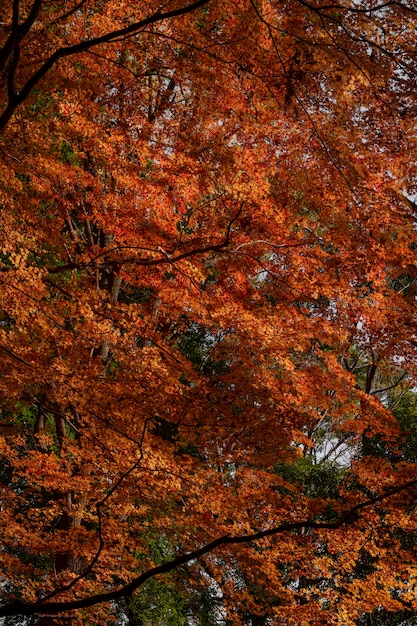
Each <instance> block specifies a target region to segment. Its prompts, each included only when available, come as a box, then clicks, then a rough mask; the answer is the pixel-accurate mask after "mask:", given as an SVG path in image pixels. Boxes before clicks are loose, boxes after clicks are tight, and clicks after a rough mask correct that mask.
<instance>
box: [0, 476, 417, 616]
mask: <svg viewBox="0 0 417 626" xmlns="http://www.w3.org/2000/svg"><path fill="white" fill-rule="evenodd" d="M416 485H417V478H416V479H414V480H410V481H409V482H407V483H404V484H403V485H399V486H398V487H393V488H392V489H388V490H387V491H386V492H385V493H382V494H380V495H377V496H374V497H373V498H369V499H368V500H365V501H364V502H360V503H359V504H356V505H355V506H353V507H351V508H350V509H349V510H348V511H346V512H345V513H343V514H342V515H341V516H340V517H339V518H338V519H337V520H336V521H334V522H314V521H310V520H305V521H301V522H286V523H284V524H281V525H280V526H276V527H275V528H269V529H268V530H263V531H260V532H257V533H252V534H250V535H230V534H228V535H224V536H223V537H219V538H218V539H215V540H214V541H212V542H211V543H208V544H206V545H205V546H202V547H201V548H198V549H197V550H193V551H192V552H187V553H186V554H183V555H181V556H178V557H177V558H175V559H172V560H171V561H168V562H166V563H164V564H163V565H158V566H157V567H151V568H150V569H148V570H147V571H146V572H144V573H143V574H141V575H140V576H138V577H137V578H135V579H134V580H132V581H131V582H130V583H128V584H127V585H124V586H123V587H121V588H120V589H118V590H117V591H110V592H108V593H100V594H97V595H94V596H89V597H86V598H81V599H79V600H72V601H68V602H47V603H45V604H41V603H39V602H35V603H30V602H22V601H21V600H15V601H14V602H11V603H10V604H7V605H5V606H3V607H2V608H0V617H6V616H9V615H39V614H43V615H57V614H60V613H64V612H67V611H75V610H77V609H85V608H88V607H90V606H95V605H97V604H102V603H104V602H112V601H115V600H119V599H120V598H124V597H127V596H130V595H131V594H132V593H133V592H134V591H135V590H136V589H138V588H139V587H141V586H142V585H143V584H144V583H145V582H146V581H147V580H149V579H150V578H153V577H154V576H157V575H159V574H166V573H167V572H171V571H173V570H174V569H176V568H178V567H180V566H181V565H184V564H185V563H189V562H190V561H193V560H195V559H198V558H200V557H201V556H203V555H204V554H207V553H209V552H212V551H213V550H215V549H216V548H218V547H219V546H225V545H237V544H239V543H248V542H251V541H257V540H259V539H263V538H264V537H272V536H274V535H278V534H280V533H284V532H289V531H292V530H301V529H312V530H320V529H327V530H332V529H335V528H340V527H341V526H343V525H344V524H347V523H349V522H351V521H354V520H355V518H356V515H357V514H358V513H359V512H360V511H362V510H363V509H366V508H369V507H371V506H373V505H374V504H377V503H378V502H382V501H383V500H386V499H387V498H390V497H391V496H394V495H396V494H398V493H400V492H402V491H406V490H407V489H410V488H411V487H414V486H416Z"/></svg>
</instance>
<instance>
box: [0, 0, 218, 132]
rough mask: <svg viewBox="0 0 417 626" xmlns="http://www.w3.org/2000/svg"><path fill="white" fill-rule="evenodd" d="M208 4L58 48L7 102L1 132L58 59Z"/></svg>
mask: <svg viewBox="0 0 417 626" xmlns="http://www.w3.org/2000/svg"><path fill="white" fill-rule="evenodd" d="M209 2H210V0H196V1H195V2H192V3H191V4H188V5H186V6H185V7H181V8H179V9H174V10H172V11H166V12H165V13H161V12H160V11H157V12H156V13H154V14H153V15H151V16H149V17H147V18H145V19H143V20H140V21H139V22H135V23H134V24H131V25H130V26H126V27H125V28H120V29H118V30H114V31H112V32H110V33H106V34H105V35H102V36H101V37H95V38H94V39H89V40H86V41H81V42H80V43H78V44H75V45H73V46H67V47H65V48H59V49H58V50H56V51H55V52H54V53H53V54H51V56H50V57H49V58H48V59H47V60H46V61H45V63H43V65H42V66H41V67H40V68H39V69H38V71H37V72H35V73H34V74H33V75H32V76H31V77H30V78H29V80H28V81H27V83H26V84H25V85H24V86H23V88H22V89H21V91H20V92H19V93H16V95H15V96H14V98H12V99H11V100H9V103H8V105H7V107H6V108H5V109H4V111H3V113H2V115H1V116H0V130H3V129H4V128H5V126H6V124H7V123H8V121H9V120H10V118H11V117H12V115H13V113H14V112H15V110H16V109H17V107H18V106H19V105H20V104H21V103H22V102H24V101H25V100H26V98H27V97H28V96H29V94H30V93H31V91H32V89H33V88H34V87H35V86H36V85H37V84H38V82H39V81H40V80H41V79H42V78H43V77H44V76H45V75H46V74H47V72H49V70H50V69H51V68H52V67H53V66H54V65H55V64H56V63H57V61H59V60H60V59H63V58H65V57H69V56H73V55H75V54H80V53H81V52H86V51H87V50H90V49H91V48H93V47H95V46H99V45H101V44H104V43H111V42H112V41H114V40H115V39H117V38H119V37H126V36H130V35H134V34H136V33H138V32H139V31H140V30H141V29H142V28H144V27H145V26H149V25H150V24H156V23H157V22H162V21H163V20H167V19H170V18H174V17H178V16H181V15H186V14H187V13H192V12H193V11H195V10H197V9H198V8H200V7H202V6H204V5H205V4H208V3H209ZM11 45H12V46H13V41H12V42H11Z"/></svg>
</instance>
